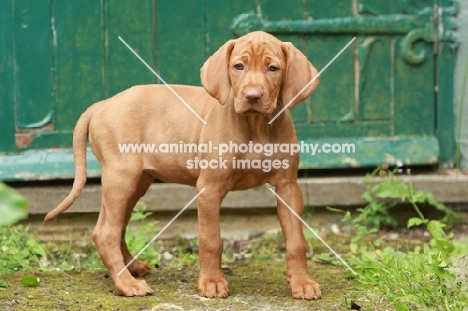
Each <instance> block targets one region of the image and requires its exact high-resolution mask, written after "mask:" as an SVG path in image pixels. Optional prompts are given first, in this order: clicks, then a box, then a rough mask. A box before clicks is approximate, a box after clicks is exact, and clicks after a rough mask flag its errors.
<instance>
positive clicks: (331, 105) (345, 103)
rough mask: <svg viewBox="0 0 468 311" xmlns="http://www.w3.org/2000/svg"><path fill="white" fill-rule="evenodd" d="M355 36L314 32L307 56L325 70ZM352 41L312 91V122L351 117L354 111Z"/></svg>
mask: <svg viewBox="0 0 468 311" xmlns="http://www.w3.org/2000/svg"><path fill="white" fill-rule="evenodd" d="M352 38H353V36H349V35H337V36H333V37H331V36H329V35H314V36H310V37H308V39H307V58H308V59H309V60H310V61H311V62H312V63H313V64H314V65H315V67H316V68H317V70H319V71H320V70H322V69H323V68H324V67H325V66H326V65H327V63H328V62H329V61H330V60H331V59H332V58H333V57H334V56H335V55H336V54H337V53H338V52H339V51H340V50H341V49H342V48H343V47H344V46H345V45H346V44H347V43H348V42H349V41H350V40H351V39H352ZM354 48H355V43H353V44H352V45H351V46H350V47H349V48H348V49H347V50H346V51H344V52H343V54H341V55H340V57H338V58H337V59H336V60H335V61H334V62H333V64H331V65H330V67H328V68H327V69H326V71H324V72H323V73H322V75H321V76H320V85H319V87H317V90H316V91H315V93H314V94H313V104H312V105H311V106H312V109H311V110H312V113H311V116H310V118H309V122H311V123H313V122H324V121H352V120H354V119H355V115H354V57H353V50H354Z"/></svg>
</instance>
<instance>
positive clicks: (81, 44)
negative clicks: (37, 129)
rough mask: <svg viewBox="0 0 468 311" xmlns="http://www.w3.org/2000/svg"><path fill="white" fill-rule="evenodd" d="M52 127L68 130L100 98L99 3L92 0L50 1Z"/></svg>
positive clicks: (101, 42)
mask: <svg viewBox="0 0 468 311" xmlns="http://www.w3.org/2000/svg"><path fill="white" fill-rule="evenodd" d="M53 10H54V26H55V33H56V39H55V40H56V43H55V46H54V56H55V57H54V59H55V63H56V70H55V75H56V84H57V85H56V94H55V98H56V100H55V102H56V104H55V127H54V128H55V130H72V129H73V128H74V126H75V123H76V121H77V119H78V117H79V116H80V115H81V113H82V112H84V111H85V110H86V108H87V107H88V106H90V105H91V104H93V103H94V102H97V101H99V100H102V99H103V98H104V93H103V90H102V75H103V72H102V47H103V38H102V32H101V6H100V3H99V2H97V1H94V0H85V1H82V0H73V1H54V2H53Z"/></svg>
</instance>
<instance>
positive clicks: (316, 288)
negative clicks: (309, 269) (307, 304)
mask: <svg viewBox="0 0 468 311" xmlns="http://www.w3.org/2000/svg"><path fill="white" fill-rule="evenodd" d="M288 282H289V287H290V288H291V294H292V296H293V298H297V299H319V298H322V291H321V290H320V285H319V284H318V283H317V282H315V281H313V280H312V279H311V278H310V277H309V276H307V275H292V276H291V277H290V279H289V280H288Z"/></svg>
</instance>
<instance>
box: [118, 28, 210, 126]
mask: <svg viewBox="0 0 468 311" xmlns="http://www.w3.org/2000/svg"><path fill="white" fill-rule="evenodd" d="M119 40H120V41H122V43H123V44H124V45H125V46H126V47H127V48H128V49H129V50H130V51H132V53H133V54H135V56H136V57H138V59H139V60H140V61H141V62H142V63H143V64H145V66H146V67H148V69H149V70H151V72H152V73H153V74H154V75H155V76H156V77H158V79H159V80H160V81H161V82H162V83H164V85H165V86H167V88H168V89H169V90H170V91H171V92H172V93H173V94H174V95H175V96H176V97H177V98H178V99H179V100H180V101H181V102H182V103H183V104H184V105H185V106H186V107H187V108H188V109H189V110H190V111H191V112H192V113H193V114H194V115H195V116H196V117H197V118H198V119H200V121H202V122H203V124H206V121H205V120H203V118H202V117H200V116H199V115H198V113H196V112H195V110H193V108H192V107H190V105H189V104H187V102H186V101H185V100H184V99H183V98H182V97H180V96H179V94H177V92H176V91H174V89H173V88H172V87H171V86H170V85H169V84H167V83H166V81H164V79H163V78H161V76H160V75H158V73H157V72H156V71H154V69H153V68H151V66H150V65H148V63H147V62H145V61H144V59H143V58H141V57H140V55H138V53H137V52H135V51H134V50H133V49H132V48H131V47H130V45H128V44H127V42H125V40H124V39H122V38H121V37H120V36H119Z"/></svg>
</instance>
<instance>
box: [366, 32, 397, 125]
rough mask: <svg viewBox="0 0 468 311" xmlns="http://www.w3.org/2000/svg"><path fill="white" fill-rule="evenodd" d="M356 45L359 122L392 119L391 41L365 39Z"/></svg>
mask: <svg viewBox="0 0 468 311" xmlns="http://www.w3.org/2000/svg"><path fill="white" fill-rule="evenodd" d="M360 39H362V40H359V39H358V40H359V42H358V55H359V67H360V68H359V70H360V74H359V91H358V92H359V93H358V96H359V99H358V105H357V111H358V119H360V120H389V119H391V118H392V112H393V111H392V108H393V93H392V81H391V79H392V72H393V68H392V54H391V53H392V38H390V37H384V36H380V37H373V36H370V37H366V38H364V37H363V38H360Z"/></svg>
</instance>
